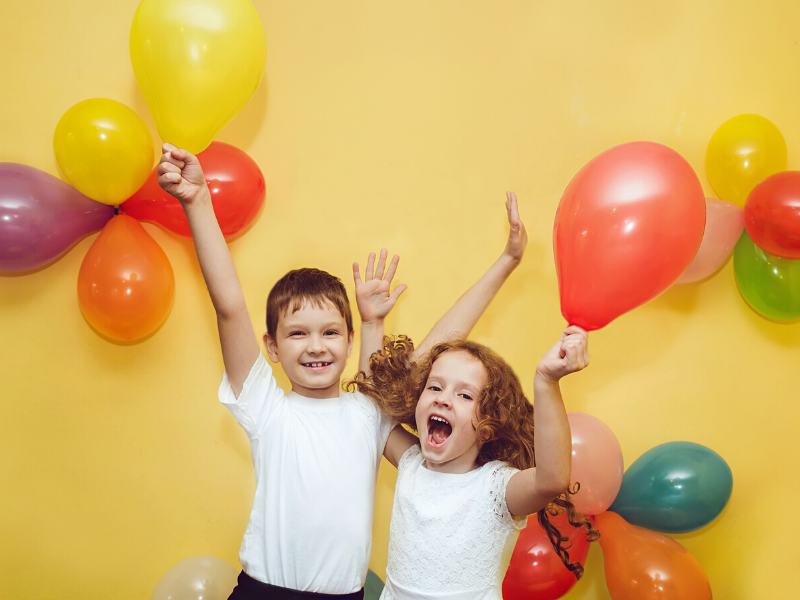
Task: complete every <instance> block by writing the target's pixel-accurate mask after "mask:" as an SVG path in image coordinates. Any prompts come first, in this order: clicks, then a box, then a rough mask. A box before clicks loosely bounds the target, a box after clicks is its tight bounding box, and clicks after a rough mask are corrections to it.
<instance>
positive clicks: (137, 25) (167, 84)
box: [130, 0, 267, 154]
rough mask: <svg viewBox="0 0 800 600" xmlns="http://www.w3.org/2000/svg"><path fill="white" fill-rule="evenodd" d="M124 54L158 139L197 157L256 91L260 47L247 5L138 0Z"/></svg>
mask: <svg viewBox="0 0 800 600" xmlns="http://www.w3.org/2000/svg"><path fill="white" fill-rule="evenodd" d="M130 52H131V63H132V64H133V72H134V74H135V75H136V81H138V82H139V88H140V89H141V91H142V95H143V96H144V99H145V101H146V102H147V106H148V107H149V108H150V112H151V113H152V114H153V119H154V120H155V122H156V128H157V129H158V133H159V135H160V136H161V138H162V140H163V141H165V142H169V143H171V144H175V145H176V146H178V147H179V148H185V149H187V150H189V151H190V152H192V153H194V154H197V153H198V152H201V151H202V150H205V148H206V147H207V146H208V145H209V144H210V143H211V142H212V140H213V139H214V136H215V135H217V133H218V132H219V131H220V129H222V128H223V127H224V126H225V125H226V124H227V123H229V122H230V121H231V119H233V118H234V117H235V116H236V115H237V114H238V113H239V111H240V110H242V108H244V106H245V105H246V104H247V102H248V101H249V100H250V98H251V96H252V95H253V94H254V93H255V91H256V89H257V88H258V84H259V83H260V82H261V76H262V75H263V74H264V66H265V63H266V59H267V42H266V38H265V36H264V27H263V26H262V24H261V19H260V18H259V16H258V13H257V12H256V9H255V7H254V6H253V4H252V3H251V2H250V0H142V3H141V4H139V8H138V9H137V10H136V14H135V15H134V17H133V24H132V25H131V36H130Z"/></svg>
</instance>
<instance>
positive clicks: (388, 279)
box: [353, 248, 408, 324]
mask: <svg viewBox="0 0 800 600" xmlns="http://www.w3.org/2000/svg"><path fill="white" fill-rule="evenodd" d="M386 256H387V252H386V249H385V248H384V249H382V250H381V254H380V258H379V259H378V266H377V268H376V269H375V272H374V274H373V265H374V264H375V253H374V252H370V253H369V258H368V259H367V269H366V271H365V272H364V282H363V283H362V282H361V274H360V273H359V266H358V263H357V262H356V263H353V281H355V284H356V305H357V306H358V313H359V315H361V323H362V324H363V323H375V322H377V321H382V320H383V319H385V318H386V315H388V314H389V311H390V310H392V307H393V306H394V304H395V302H397V299H398V298H399V297H400V294H402V293H403V292H404V291H406V289H407V288H408V286H407V285H405V284H401V285H398V286H397V287H396V288H395V289H394V292H392V293H391V294H389V292H390V291H391V287H392V278H394V274H395V272H396V271H397V264H398V263H399V262H400V257H399V256H398V255H397V254H395V255H394V258H392V262H391V263H389V268H388V269H387V270H386V275H384V273H383V269H384V267H385V266H386Z"/></svg>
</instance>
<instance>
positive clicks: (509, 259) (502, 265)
mask: <svg viewBox="0 0 800 600" xmlns="http://www.w3.org/2000/svg"><path fill="white" fill-rule="evenodd" d="M506 212H507V214H508V224H509V226H510V230H509V232H508V242H507V243H506V247H505V250H503V254H502V255H501V256H500V258H498V259H497V261H496V262H495V263H494V264H493V265H492V266H491V267H489V270H488V271H486V273H485V274H484V275H483V277H481V278H480V279H479V280H478V281H477V283H475V285H473V286H472V287H471V288H470V289H468V290H467V291H466V292H465V293H464V295H463V296H461V297H460V298H459V299H458V300H457V301H456V303H455V304H454V305H453V306H452V307H451V308H450V310H448V311H447V312H446V313H445V315H444V316H443V317H442V318H441V319H439V321H438V322H437V323H436V325H434V326H433V329H431V331H430V333H428V335H427V336H425V339H424V340H422V343H421V344H420V345H419V346H418V347H417V349H416V350H415V351H414V356H415V357H420V356H424V355H425V354H426V353H427V352H428V351H430V349H431V348H433V347H434V346H435V345H436V344H438V343H439V342H443V341H445V340H448V339H453V338H459V339H463V338H466V337H467V335H468V334H469V332H470V331H471V330H472V328H473V327H474V326H475V323H477V322H478V319H479V318H480V316H481V315H482V314H483V313H484V311H485V310H486V308H487V307H488V306H489V303H490V302H491V301H492V298H494V296H495V294H497V292H498V290H499V289H500V288H501V287H502V285H503V283H504V282H505V280H506V279H508V276H509V275H510V274H511V272H512V271H513V270H514V269H516V268H517V265H518V264H519V263H520V261H521V260H522V255H523V254H524V252H525V246H526V245H527V244H528V234H527V233H526V232H525V225H523V223H522V221H521V220H520V218H519V211H518V209H517V195H516V194H515V193H514V192H506Z"/></svg>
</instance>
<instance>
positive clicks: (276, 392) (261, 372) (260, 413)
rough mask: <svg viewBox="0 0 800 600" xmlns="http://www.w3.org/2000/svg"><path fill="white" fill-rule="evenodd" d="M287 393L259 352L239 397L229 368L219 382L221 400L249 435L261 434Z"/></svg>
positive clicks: (251, 436)
mask: <svg viewBox="0 0 800 600" xmlns="http://www.w3.org/2000/svg"><path fill="white" fill-rule="evenodd" d="M284 397H285V396H284V393H283V390H282V389H281V388H279V387H278V382H277V381H275V377H273V375H272V367H270V366H269V363H267V361H266V359H265V358H264V355H263V354H261V353H260V352H259V353H258V358H257V359H256V362H255V363H253V366H252V367H251V368H250V372H249V373H248V374H247V379H245V382H244V386H243V387H242V393H241V394H239V397H238V398H237V397H236V395H235V394H234V393H233V388H232V387H231V384H230V381H228V373H227V372H225V373H224V374H223V375H222V383H221V384H220V386H219V401H220V402H221V403H222V404H224V405H225V407H226V408H227V409H228V410H229V411H231V414H232V415H233V416H234V417H235V418H236V420H237V421H238V422H239V425H241V426H242V428H243V429H244V430H245V432H246V433H247V437H249V438H250V439H253V438H256V437H258V435H259V434H260V433H261V432H262V431H263V430H264V427H265V426H266V424H267V423H268V422H269V419H270V417H271V415H272V413H273V412H274V411H275V409H276V407H277V405H278V404H279V403H280V402H281V401H282V400H283V399H284Z"/></svg>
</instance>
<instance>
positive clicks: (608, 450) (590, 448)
mask: <svg viewBox="0 0 800 600" xmlns="http://www.w3.org/2000/svg"><path fill="white" fill-rule="evenodd" d="M567 418H568V419H569V427H570V430H571V431H572V474H571V476H570V484H572V485H574V484H575V482H578V483H580V487H581V489H580V491H579V492H578V493H577V494H575V496H573V497H572V502H573V504H574V505H575V507H576V508H577V509H578V510H579V511H580V512H582V513H583V514H585V515H597V514H600V513H601V512H603V511H604V510H607V509H608V507H609V506H611V503H612V502H614V499H615V498H616V497H617V494H618V493H619V488H620V486H622V476H623V474H624V471H625V465H624V463H623V460H622V448H621V447H620V445H619V441H618V440H617V436H615V435H614V432H613V431H611V428H610V427H609V426H608V425H606V424H605V423H603V422H602V421H601V420H600V419H598V418H597V417H593V416H592V415H587V414H585V413H569V414H568V415H567Z"/></svg>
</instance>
